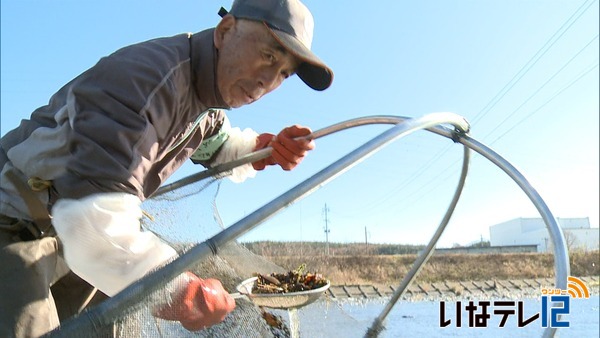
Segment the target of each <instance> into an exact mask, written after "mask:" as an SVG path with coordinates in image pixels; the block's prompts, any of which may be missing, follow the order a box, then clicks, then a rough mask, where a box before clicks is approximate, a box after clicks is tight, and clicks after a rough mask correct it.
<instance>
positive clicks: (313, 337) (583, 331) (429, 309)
mask: <svg viewBox="0 0 600 338" xmlns="http://www.w3.org/2000/svg"><path fill="white" fill-rule="evenodd" d="M386 301H387V299H378V300H368V301H360V302H358V301H341V302H339V301H333V300H319V301H318V302H316V303H313V304H311V305H309V306H307V307H305V308H302V309H300V310H298V312H297V318H298V320H297V322H298V324H299V325H298V326H299V336H300V337H310V338H318V337H327V338H329V337H344V338H352V337H364V336H365V334H366V332H367V330H368V328H369V327H371V325H372V323H373V320H374V319H375V318H377V316H378V315H379V314H380V313H381V311H382V309H383V308H384V306H385V303H386ZM494 301H495V300H490V302H491V305H498V306H490V307H489V310H488V313H489V314H490V318H489V320H488V321H487V323H486V325H485V326H487V327H469V313H468V311H467V310H465V307H466V306H467V305H468V300H465V301H461V307H460V308H461V310H460V313H461V325H460V327H457V320H456V302H455V301H447V302H445V303H444V318H442V319H443V320H440V318H441V313H440V301H419V302H405V301H399V302H398V303H397V304H396V305H395V306H394V307H393V308H392V310H391V311H390V312H389V314H388V316H387V318H386V321H385V322H384V326H385V329H384V330H383V331H382V332H381V333H380V334H379V337H394V338H395V337H511V338H516V337H541V336H542V334H543V332H544V328H542V319H541V316H540V317H538V318H537V319H535V320H532V321H531V323H529V324H528V325H526V326H524V327H519V325H518V318H517V314H518V313H519V305H518V303H519V302H522V311H520V312H521V313H522V317H523V319H524V320H527V319H529V318H531V317H533V316H535V314H536V313H541V312H542V307H543V304H542V301H541V299H540V298H538V299H525V300H520V299H519V300H517V299H515V300H514V302H515V303H514V306H510V305H505V304H501V303H494ZM503 301H505V299H503ZM473 302H474V303H475V305H481V304H479V301H478V300H474V301H473ZM599 302H600V299H599V297H598V296H592V297H590V298H589V299H570V302H569V304H570V308H569V312H568V314H567V315H565V316H563V317H562V318H561V319H560V321H563V322H567V323H568V324H569V327H568V328H560V329H558V331H557V334H556V335H555V337H577V338H587V337H592V338H597V337H600V332H599V318H600V313H599ZM550 304H552V303H550ZM500 305H503V306H500ZM554 307H558V306H553V305H549V306H548V307H547V309H549V310H548V312H547V313H549V311H550V310H551V308H554ZM561 307H562V306H561ZM495 310H496V312H498V314H494V311H495ZM505 310H507V311H511V310H514V313H515V314H514V315H508V316H507V318H508V319H507V321H506V323H505V324H504V327H499V326H500V323H501V320H502V317H503V316H502V315H501V313H502V312H503V311H505ZM472 312H474V313H475V314H477V313H481V307H480V308H478V309H477V310H475V311H472ZM276 313H277V314H279V315H280V316H282V318H283V319H284V320H286V321H288V322H289V318H290V317H289V315H288V313H287V312H285V311H276ZM292 318H295V317H294V316H292ZM548 318H549V317H548ZM441 321H442V322H443V321H450V322H449V323H450V324H449V325H447V326H446V327H444V328H441V327H440V322H441ZM292 322H295V320H292ZM472 323H474V322H472ZM480 323H481V322H480ZM548 323H550V321H549V319H548ZM481 325H483V324H481ZM472 326H475V325H472Z"/></svg>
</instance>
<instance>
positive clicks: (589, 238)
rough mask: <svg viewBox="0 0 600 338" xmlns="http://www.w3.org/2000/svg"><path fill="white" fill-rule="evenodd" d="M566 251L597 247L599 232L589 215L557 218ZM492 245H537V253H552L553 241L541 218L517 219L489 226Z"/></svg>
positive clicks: (586, 249) (596, 248) (599, 240)
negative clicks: (593, 226) (592, 225)
mask: <svg viewBox="0 0 600 338" xmlns="http://www.w3.org/2000/svg"><path fill="white" fill-rule="evenodd" d="M557 221H558V224H559V226H560V227H561V229H562V230H563V234H564V236H565V243H566V245H567V248H568V249H569V250H584V251H590V250H598V249H599V246H600V245H599V242H600V239H599V238H600V233H599V232H598V228H592V227H591V226H590V219H589V218H587V217H586V218H557ZM490 245H491V246H513V245H536V246H537V251H538V252H551V251H552V250H553V249H552V240H551V239H550V233H549V232H548V229H547V228H546V223H544V220H543V219H541V218H516V219H513V220H510V221H507V222H504V223H500V224H496V225H492V226H490Z"/></svg>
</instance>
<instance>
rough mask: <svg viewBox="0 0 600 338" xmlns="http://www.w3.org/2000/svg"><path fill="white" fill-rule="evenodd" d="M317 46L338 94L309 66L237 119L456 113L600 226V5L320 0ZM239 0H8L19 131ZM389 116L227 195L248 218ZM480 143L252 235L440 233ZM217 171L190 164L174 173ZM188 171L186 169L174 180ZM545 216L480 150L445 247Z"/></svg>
mask: <svg viewBox="0 0 600 338" xmlns="http://www.w3.org/2000/svg"><path fill="white" fill-rule="evenodd" d="M305 3H306V4H307V6H308V7H309V8H310V9H311V10H312V12H313V15H314V17H315V38H314V41H313V50H314V51H315V52H316V53H317V55H319V56H320V57H321V59H322V60H324V61H325V62H327V63H328V64H329V66H330V67H331V68H332V69H333V70H334V72H335V79H334V83H333V85H332V86H331V88H329V89H328V90H326V91H324V92H315V91H312V90H310V89H309V88H308V87H306V86H305V85H304V84H303V83H302V82H301V81H300V80H299V79H298V78H297V77H292V78H291V79H290V80H288V81H286V82H285V83H284V84H283V85H282V86H281V88H279V89H278V90H277V91H275V92H273V93H271V94H270V95H268V96H266V97H265V98H263V99H262V100H261V101H259V102H257V103H255V104H253V105H251V106H247V107H243V108H241V109H237V110H233V111H231V112H230V114H229V116H230V119H231V120H232V123H233V124H234V125H236V126H239V127H242V128H245V127H250V128H253V129H255V130H257V131H259V132H262V131H269V132H273V133H276V132H277V131H279V130H280V129H281V128H283V127H285V126H288V125H291V124H296V123H297V124H302V125H306V126H309V127H311V128H313V129H315V130H316V129H320V128H323V127H326V126H329V125H331V124H334V123H338V122H342V121H345V120H348V119H352V118H356V117H362V116H370V115H400V116H408V117H419V116H422V115H425V114H428V113H432V112H440V111H450V112H454V113H456V114H459V115H462V116H464V117H465V118H467V119H468V120H469V121H470V122H471V124H472V134H471V135H472V136H473V137H474V138H475V139H477V140H479V141H481V142H483V143H485V144H486V145H488V146H490V147H492V148H493V149H494V150H496V151H497V152H498V153H499V154H500V155H502V156H504V157H505V158H506V159H507V160H508V161H510V162H511V163H512V164H513V165H515V166H516V167H517V168H518V169H519V170H520V171H521V172H522V173H523V174H524V175H525V176H526V177H527V178H528V179H529V181H530V182H531V183H532V184H533V186H534V187H535V188H536V189H537V191H538V192H539V193H540V195H541V196H542V198H543V199H544V200H545V201H546V203H547V204H548V206H549V207H550V210H551V211H552V212H553V214H554V216H556V217H589V219H590V222H591V224H592V226H598V216H599V211H598V205H599V204H600V203H599V200H598V196H599V183H598V176H599V169H598V168H599V165H598V163H599V160H598V153H599V149H598V145H599V131H598V128H599V127H598V125H599V121H598V116H599V106H598V102H599V94H598V93H599V88H598V83H599V78H598V31H599V23H598V22H599V20H598V2H597V1H590V0H586V1H584V0H577V1H575V0H562V1H558V0H548V1H523V0H507V1H484V0H480V1H475V0H472V1H466V0H465V1H368V2H367V1H318V0H306V1H305ZM230 5H231V1H213V0H205V1H200V0H197V1H188V0H177V1H112V0H109V1H74V0H71V1H47V0H44V1H31V0H25V1H10V2H9V1H3V2H2V4H1V6H2V8H1V9H2V14H1V15H2V17H1V19H2V23H1V24H2V27H1V28H2V32H1V34H2V36H1V38H2V42H1V43H2V50H1V52H2V55H1V56H2V64H1V67H2V69H1V78H2V82H1V132H2V135H4V134H5V133H6V132H8V131H9V130H10V129H12V128H14V127H15V126H17V125H18V123H19V120H20V119H23V118H27V117H28V116H29V115H30V113H31V112H32V111H33V110H34V109H36V108H37V107H39V106H41V105H44V104H45V103H47V101H48V99H49V98H50V96H51V95H52V94H53V93H54V92H55V91H56V90H58V89H59V88H60V87H61V86H62V85H63V84H64V83H66V82H67V81H69V80H70V79H71V78H73V77H75V76H77V75H78V74H80V73H81V72H83V71H84V70H86V69H87V68H89V67H91V66H92V65H93V64H94V63H95V62H97V61H98V59H99V58H101V57H102V56H105V55H107V54H109V53H111V52H113V51H115V50H116V49H118V48H120V47H123V46H126V45H129V44H133V43H136V42H141V41H144V40H148V39H152V38H155V37H161V36H170V35H175V34H179V33H183V32H197V31H201V30H203V29H205V28H209V27H212V26H214V25H216V24H217V23H218V20H219V16H218V15H217V11H218V9H219V8H220V7H221V6H223V7H225V8H229V7H230ZM387 128H389V126H370V127H361V128H355V129H352V130H348V131H344V132H339V133H336V134H334V135H331V136H327V137H325V138H322V139H319V140H317V148H316V149H315V150H314V151H313V152H312V153H311V154H310V155H309V156H308V157H307V158H306V159H305V161H304V162H303V163H302V165H301V166H299V167H298V168H297V169H296V170H294V171H292V172H283V171H281V170H277V169H276V168H269V169H267V170H265V171H264V172H262V173H260V175H259V176H258V177H256V178H255V179H252V180H250V181H247V182H245V183H243V184H233V183H231V182H228V181H226V180H225V181H223V182H222V184H221V187H220V192H219V196H218V198H217V203H218V205H219V208H220V213H221V217H222V219H223V222H224V224H225V225H226V226H227V225H230V224H233V223H234V222H236V221H237V220H239V219H240V218H242V217H244V215H246V214H248V213H250V212H252V211H254V210H256V209H257V208H259V207H261V206H262V205H264V204H265V203H267V202H269V201H271V200H272V199H273V198H276V197H277V196H279V195H280V194H282V193H283V192H285V191H287V190H288V189H289V188H291V187H293V186H295V185H297V184H298V183H300V182H302V181H303V180H305V179H306V178H308V177H310V176H311V175H313V174H315V173H316V172H318V171H319V170H321V169H322V168H324V167H325V166H327V165H328V164H330V163H332V162H334V161H335V160H337V159H338V158H340V157H342V156H343V155H345V154H346V153H348V152H350V151H352V150H353V149H355V148H356V147H358V146H360V145H362V144H363V143H364V142H366V141H368V140H370V139H371V138H373V137H375V136H376V135H378V134H379V133H380V132H382V131H384V130H385V129H387ZM461 156H462V149H461V147H460V146H458V145H455V144H453V143H452V142H450V141H449V140H447V139H445V138H442V137H440V136H437V135H433V134H430V133H427V132H419V133H415V134H412V135H409V136H408V137H405V138H402V139H401V140H399V141H396V142H394V143H393V144H391V145H390V146H388V147H386V148H384V149H383V150H381V151H379V152H378V153H376V154H375V155H374V156H372V157H370V158H369V159H367V160H366V161H364V162H363V163H361V164H359V165H358V166H356V167H354V168H352V169H351V170H350V171H348V172H347V173H345V174H344V175H342V176H340V177H338V178H337V179H335V180H334V181H332V182H330V183H328V184H327V185H325V186H324V187H322V188H321V189H319V190H318V191H316V192H314V193H313V194H311V195H309V196H307V197H305V198H304V199H302V200H301V201H298V202H297V203H295V204H293V205H292V206H290V207H289V208H287V209H286V210H284V211H282V212H280V213H278V214H277V215H275V216H274V217H272V218H270V219H269V220H267V221H266V222H264V223H263V224H262V225H260V226H259V227H258V228H256V229H255V230H253V231H251V232H250V233H248V234H247V235H245V236H244V237H243V238H242V240H258V239H262V240H286V241H289V240H303V241H324V240H325V234H324V226H325V221H324V214H323V209H324V207H325V204H326V205H327V207H328V210H329V211H328V214H327V215H328V226H329V228H330V233H329V240H330V241H333V242H364V241H365V229H366V233H367V236H366V237H367V240H368V241H369V242H378V243H410V244H424V243H426V242H427V241H428V240H429V238H430V237H431V234H432V233H433V231H434V229H435V228H436V227H437V225H438V223H439V222H440V220H441V219H442V217H443V215H444V213H445V211H446V209H447V206H448V204H449V202H450V199H451V197H452V194H453V192H454V189H455V187H456V183H457V180H458V175H459V169H460V162H461ZM198 169H199V168H198V167H194V166H193V165H191V164H190V165H186V166H184V168H182V169H181V170H180V171H179V172H178V173H177V174H176V175H175V176H174V177H173V178H172V180H174V179H178V178H182V177H185V176H187V175H189V174H191V173H193V172H195V171H197V170H198ZM172 180H171V181H172ZM518 217H539V214H538V213H537V211H536V209H535V208H534V206H533V204H532V203H531V202H530V201H529V200H528V199H527V197H526V196H525V194H524V193H523V192H522V191H521V190H520V189H519V188H518V187H517V185H516V184H514V183H513V182H512V181H511V180H510V179H509V178H508V176H506V174H504V173H503V172H502V171H500V169H498V168H496V167H495V166H494V165H493V164H491V163H490V162H488V161H487V160H485V159H484V158H483V157H481V156H479V155H477V154H474V155H473V158H472V160H471V167H470V174H469V176H468V178H467V183H466V187H465V190H464V193H463V196H462V198H461V200H460V202H459V204H458V207H457V209H456V212H455V214H454V217H453V218H452V220H451V222H450V225H449V227H448V229H447V231H446V233H445V234H444V235H443V237H442V239H441V241H440V246H451V245H453V244H454V243H460V244H468V243H471V242H473V241H478V240H480V239H481V238H483V239H487V238H489V226H491V225H494V224H496V223H500V222H504V221H507V220H510V219H513V218H518Z"/></svg>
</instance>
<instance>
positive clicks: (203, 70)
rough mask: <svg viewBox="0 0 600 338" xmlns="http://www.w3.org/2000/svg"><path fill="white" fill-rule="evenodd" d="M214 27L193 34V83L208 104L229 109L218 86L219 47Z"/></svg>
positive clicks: (201, 97) (191, 41) (201, 98)
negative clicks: (217, 47) (217, 46)
mask: <svg viewBox="0 0 600 338" xmlns="http://www.w3.org/2000/svg"><path fill="white" fill-rule="evenodd" d="M213 33H214V28H211V29H207V30H204V31H202V32H199V33H196V34H193V35H192V36H191V38H190V45H191V53H190V58H191V60H192V76H193V83H194V85H195V87H196V93H197V94H198V97H199V98H200V101H202V102H203V103H204V104H205V105H206V106H208V107H211V108H223V109H229V108H230V107H229V106H228V105H227V104H226V103H225V102H224V101H223V98H222V97H221V93H219V89H218V88H217V82H216V77H217V49H216V48H215V43H214V34H213Z"/></svg>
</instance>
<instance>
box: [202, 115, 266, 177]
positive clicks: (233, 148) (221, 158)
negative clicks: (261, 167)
mask: <svg viewBox="0 0 600 338" xmlns="http://www.w3.org/2000/svg"><path fill="white" fill-rule="evenodd" d="M223 128H226V130H227V133H228V134H229V138H227V141H225V143H224V144H223V146H222V148H221V151H220V152H219V154H218V155H217V157H216V158H215V160H214V162H213V166H214V165H217V164H221V163H226V162H230V161H233V160H236V159H238V158H240V157H242V156H244V155H247V154H250V153H251V152H252V151H253V150H254V147H256V138H257V137H258V133H257V132H255V131H254V130H252V129H250V128H246V129H244V130H243V131H242V130H240V128H231V126H230V125H229V120H225V124H224V126H223ZM254 176H256V170H254V168H253V167H252V163H247V164H244V165H241V166H239V167H236V168H234V169H233V170H232V173H231V176H229V179H230V180H231V181H233V182H235V183H240V182H243V181H245V180H246V179H247V178H252V177H254Z"/></svg>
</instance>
